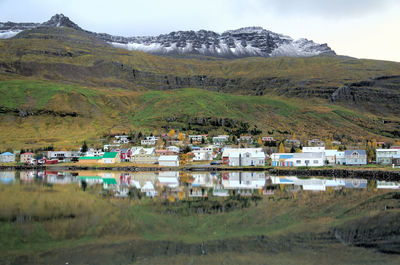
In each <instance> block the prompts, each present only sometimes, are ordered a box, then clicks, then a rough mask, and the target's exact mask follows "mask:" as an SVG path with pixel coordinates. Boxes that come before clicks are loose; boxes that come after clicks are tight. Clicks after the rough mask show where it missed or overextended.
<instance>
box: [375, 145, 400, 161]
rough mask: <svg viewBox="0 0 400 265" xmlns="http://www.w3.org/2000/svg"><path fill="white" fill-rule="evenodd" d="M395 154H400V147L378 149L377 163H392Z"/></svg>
mask: <svg viewBox="0 0 400 265" xmlns="http://www.w3.org/2000/svg"><path fill="white" fill-rule="evenodd" d="M395 155H400V149H376V163H377V164H383V165H389V164H392V162H393V161H392V160H393V157H394V156H395Z"/></svg>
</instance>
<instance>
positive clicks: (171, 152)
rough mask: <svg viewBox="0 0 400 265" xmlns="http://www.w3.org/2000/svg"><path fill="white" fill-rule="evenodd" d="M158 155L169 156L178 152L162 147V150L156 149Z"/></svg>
mask: <svg viewBox="0 0 400 265" xmlns="http://www.w3.org/2000/svg"><path fill="white" fill-rule="evenodd" d="M156 155H157V156H168V155H176V153H175V152H173V151H169V150H166V149H161V150H156Z"/></svg>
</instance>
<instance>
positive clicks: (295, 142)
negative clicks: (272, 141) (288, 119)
mask: <svg viewBox="0 0 400 265" xmlns="http://www.w3.org/2000/svg"><path fill="white" fill-rule="evenodd" d="M286 144H288V145H293V146H296V147H299V146H300V145H301V142H300V140H297V139H287V140H286Z"/></svg>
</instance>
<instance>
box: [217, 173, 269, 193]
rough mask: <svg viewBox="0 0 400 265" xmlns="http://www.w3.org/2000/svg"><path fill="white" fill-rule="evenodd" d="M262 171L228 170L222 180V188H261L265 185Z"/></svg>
mask: <svg viewBox="0 0 400 265" xmlns="http://www.w3.org/2000/svg"><path fill="white" fill-rule="evenodd" d="M265 181H266V179H265V173H264V172H229V178H228V179H223V180H222V185H223V187H224V189H261V188H262V187H264V185H265Z"/></svg>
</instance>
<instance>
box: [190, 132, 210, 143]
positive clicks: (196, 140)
mask: <svg viewBox="0 0 400 265" xmlns="http://www.w3.org/2000/svg"><path fill="white" fill-rule="evenodd" d="M203 139H204V142H205V141H206V139H207V134H201V135H189V140H190V142H191V143H201V142H202V141H203Z"/></svg>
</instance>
